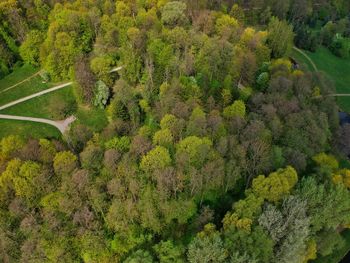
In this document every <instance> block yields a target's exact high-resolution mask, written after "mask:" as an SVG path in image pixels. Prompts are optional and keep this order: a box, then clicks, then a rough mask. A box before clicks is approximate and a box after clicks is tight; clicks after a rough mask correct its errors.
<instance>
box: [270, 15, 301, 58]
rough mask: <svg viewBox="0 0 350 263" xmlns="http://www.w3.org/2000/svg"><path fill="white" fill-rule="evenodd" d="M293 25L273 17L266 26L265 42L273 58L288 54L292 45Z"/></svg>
mask: <svg viewBox="0 0 350 263" xmlns="http://www.w3.org/2000/svg"><path fill="white" fill-rule="evenodd" d="M293 39H294V33H293V27H292V26H291V25H289V24H288V23H287V22H286V21H280V20H278V18H276V17H273V18H272V19H271V21H270V23H269V26H268V37H267V43H268V45H269V47H270V48H271V50H272V55H273V56H274V57H275V58H280V57H283V56H285V55H288V54H289V53H290V52H291V50H292V47H293Z"/></svg>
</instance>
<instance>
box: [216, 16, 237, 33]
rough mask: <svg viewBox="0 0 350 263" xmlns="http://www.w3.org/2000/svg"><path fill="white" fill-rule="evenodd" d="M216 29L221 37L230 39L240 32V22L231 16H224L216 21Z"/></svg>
mask: <svg viewBox="0 0 350 263" xmlns="http://www.w3.org/2000/svg"><path fill="white" fill-rule="evenodd" d="M215 28H216V32H217V33H218V34H219V35H222V36H227V37H229V38H230V37H232V36H233V35H234V34H235V33H236V31H237V30H238V21H237V20H236V19H235V18H233V17H230V16H229V15H222V16H221V17H219V18H218V19H217V20H216V24H215Z"/></svg>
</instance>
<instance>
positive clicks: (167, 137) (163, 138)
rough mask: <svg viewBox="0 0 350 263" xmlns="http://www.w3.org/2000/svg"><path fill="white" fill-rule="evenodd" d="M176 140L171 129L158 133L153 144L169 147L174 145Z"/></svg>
mask: <svg viewBox="0 0 350 263" xmlns="http://www.w3.org/2000/svg"><path fill="white" fill-rule="evenodd" d="M173 141H174V138H173V135H172V134H171V132H170V130H169V129H162V130H159V131H157V132H156V133H155V134H154V136H153V144H154V145H160V146H163V147H169V146H171V145H172V144H173Z"/></svg>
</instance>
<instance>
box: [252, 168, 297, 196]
mask: <svg viewBox="0 0 350 263" xmlns="http://www.w3.org/2000/svg"><path fill="white" fill-rule="evenodd" d="M297 181H298V175H297V172H296V171H295V169H294V168H293V167H291V166H287V168H285V169H279V170H277V171H276V172H273V173H271V174H270V175H269V176H268V177H265V176H263V175H260V176H258V177H257V178H255V179H254V180H253V183H252V190H253V192H254V193H255V194H256V195H257V196H260V197H262V198H264V199H266V200H268V201H270V202H278V201H280V200H281V199H282V198H283V197H284V196H286V195H287V194H289V193H290V191H291V189H292V188H293V187H294V186H295V184H296V183H297Z"/></svg>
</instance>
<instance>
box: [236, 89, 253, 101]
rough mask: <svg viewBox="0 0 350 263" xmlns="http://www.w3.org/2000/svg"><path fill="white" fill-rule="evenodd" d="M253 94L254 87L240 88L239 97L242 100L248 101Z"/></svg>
mask: <svg viewBox="0 0 350 263" xmlns="http://www.w3.org/2000/svg"><path fill="white" fill-rule="evenodd" d="M252 94H253V89H252V88H251V87H244V88H243V89H239V98H240V100H242V101H245V102H246V101H248V99H249V98H250V97H251V96H252Z"/></svg>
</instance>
